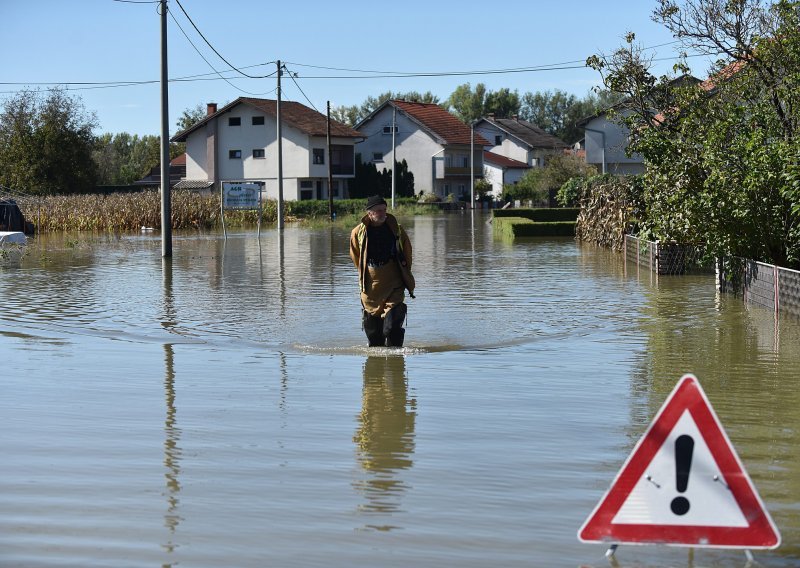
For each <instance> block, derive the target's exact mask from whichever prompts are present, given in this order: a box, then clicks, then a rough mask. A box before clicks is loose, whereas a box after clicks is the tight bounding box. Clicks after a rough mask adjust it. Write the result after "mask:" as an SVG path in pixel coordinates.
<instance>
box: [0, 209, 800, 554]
mask: <svg viewBox="0 0 800 568" xmlns="http://www.w3.org/2000/svg"><path fill="white" fill-rule="evenodd" d="M486 220H487V217H485V216H484V215H482V214H480V213H475V214H474V215H472V214H470V213H469V212H467V213H455V214H447V215H443V216H439V217H416V218H412V219H403V220H401V221H403V223H404V225H405V226H406V227H407V229H408V232H409V234H410V236H411V239H412V242H413V244H414V253H415V254H414V268H415V275H416V278H417V282H418V286H419V288H418V290H417V298H416V299H415V300H409V306H410V307H409V320H408V324H407V335H406V337H407V343H406V347H405V348H404V349H403V350H402V351H396V350H393V351H390V350H387V349H376V348H373V349H370V348H366V347H364V345H365V338H364V337H363V334H362V332H361V329H360V319H359V304H358V296H357V293H356V288H357V277H356V273H355V270H354V269H353V267H352V265H351V263H350V260H349V258H348V255H347V237H348V229H347V228H346V227H335V228H324V229H307V228H297V227H287V228H286V229H285V230H284V231H283V232H282V234H281V232H279V231H277V230H273V229H266V230H263V231H262V235H261V238H260V239H257V238H256V234H255V231H248V232H237V233H230V234H229V235H228V238H227V240H226V239H224V238H223V237H222V235H221V234H194V233H177V234H175V237H174V243H173V258H172V259H171V260H168V261H163V260H162V259H161V256H160V251H161V244H160V241H159V240H158V239H159V236H158V234H157V233H156V234H152V233H146V234H140V235H121V236H116V237H114V236H91V235H85V234H70V235H58V236H40V237H37V238H36V239H34V240H32V241H31V243H30V244H29V245H28V251H27V253H26V255H25V257H24V258H22V260H21V261H20V262H19V264H18V265H14V266H4V267H2V268H0V294H1V295H2V298H3V310H2V314H1V315H0V361H2V372H0V376H1V377H2V379H0V384H1V385H2V395H0V417H2V424H3V426H2V429H0V566H11V567H16V566H26V567H28V566H30V567H45V566H47V567H49V566H82V567H85V566H102V567H118V566H119V567H122V566H126V567H127V566H154V567H157V566H183V567H218V566H241V567H250V566H353V565H361V566H408V565H412V564H416V565H420V566H459V567H471V566H474V567H484V566H509V567H510V566H608V565H609V563H608V561H607V560H606V559H605V558H604V553H605V550H606V547H605V546H603V545H598V544H583V543H580V542H578V540H577V537H576V533H577V530H578V529H579V527H580V526H581V524H582V523H583V521H584V520H585V519H586V517H587V516H588V515H589V513H590V512H591V511H592V509H593V508H594V507H595V505H596V504H597V502H598V501H599V500H600V498H601V497H602V496H603V494H604V492H605V491H606V489H607V488H608V487H609V485H610V483H611V481H612V480H613V478H614V476H615V475H616V473H617V471H618V470H619V468H620V467H621V465H622V464H623V462H624V461H625V459H626V458H627V456H628V454H629V453H630V451H631V449H632V448H633V446H634V445H635V443H636V442H637V440H638V439H639V437H640V436H641V435H642V433H643V432H644V431H645V429H646V428H647V426H648V425H649V423H650V421H651V420H652V418H653V416H654V414H655V412H656V411H657V410H658V408H659V407H660V406H661V404H662V403H663V402H664V399H665V397H666V396H667V394H668V393H669V392H670V391H671V390H672V388H673V387H674V385H675V384H676V382H677V381H678V379H679V378H680V377H681V376H682V375H683V374H684V373H686V372H692V373H694V374H695V375H696V376H697V377H698V379H699V380H700V382H701V384H702V385H703V388H704V389H705V391H706V393H707V395H708V397H709V400H710V401H711V403H712V405H713V407H714V409H715V410H716V412H717V414H718V415H719V417H720V420H721V421H722V423H723V425H724V426H725V428H726V430H727V433H728V436H729V437H730V439H731V441H732V443H733V444H734V446H735V448H736V451H737V452H738V454H739V456H740V458H741V460H742V462H743V464H744V465H745V467H746V468H747V471H748V472H749V474H750V477H751V478H752V480H753V483H754V484H755V486H756V488H757V489H758V491H759V493H760V495H761V497H762V499H763V501H764V503H765V505H766V507H767V508H768V510H769V511H770V513H771V515H772V517H773V519H774V520H775V523H776V524H777V526H778V528H779V530H780V531H781V533H782V537H783V544H782V545H781V547H780V548H779V549H777V550H774V551H754V553H753V554H754V556H755V559H756V561H757V562H758V563H759V564H760V565H763V566H780V567H785V566H797V565H800V547H799V546H798V543H799V542H800V456H799V454H798V451H797V448H798V446H799V444H798V443H799V442H800V394H798V392H799V390H800V389H798V381H799V380H800V322H798V321H797V320H796V319H789V318H785V317H782V318H777V319H776V318H775V317H774V314H773V313H772V312H770V311H768V310H763V309H759V308H748V307H746V306H744V305H743V304H742V302H741V301H740V300H739V299H737V298H733V297H729V296H720V295H718V294H717V293H716V291H715V288H714V281H713V276H710V275H695V276H684V277H662V278H659V279H656V278H654V277H653V276H652V275H650V274H649V273H646V272H641V271H639V270H637V268H636V267H635V266H631V265H628V266H626V265H625V263H624V260H623V259H622V257H621V255H619V254H615V253H612V252H609V251H606V250H602V249H597V248H594V247H591V246H581V245H579V244H577V243H575V242H574V241H573V240H571V239H531V240H523V241H518V242H516V243H510V242H505V241H502V240H496V239H494V238H493V235H492V232H491V227H490V226H488V225H487V224H486ZM616 559H617V562H618V563H619V565H620V566H653V567H664V566H745V565H746V557H745V555H744V553H743V552H742V551H736V550H716V549H696V550H688V549H683V548H674V547H659V546H626V545H623V546H621V547H620V548H619V550H618V551H617V554H616Z"/></svg>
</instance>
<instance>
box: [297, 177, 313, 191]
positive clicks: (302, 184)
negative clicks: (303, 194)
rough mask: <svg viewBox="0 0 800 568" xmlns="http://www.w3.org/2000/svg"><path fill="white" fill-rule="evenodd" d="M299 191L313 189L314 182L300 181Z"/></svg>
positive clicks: (308, 180)
mask: <svg viewBox="0 0 800 568" xmlns="http://www.w3.org/2000/svg"><path fill="white" fill-rule="evenodd" d="M300 189H314V182H313V181H311V180H310V179H304V180H300Z"/></svg>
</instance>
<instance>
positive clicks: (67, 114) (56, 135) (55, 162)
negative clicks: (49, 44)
mask: <svg viewBox="0 0 800 568" xmlns="http://www.w3.org/2000/svg"><path fill="white" fill-rule="evenodd" d="M95 128H97V118H96V117H95V115H94V114H93V113H88V112H86V110H85V109H84V107H83V103H82V102H81V100H80V99H78V98H73V97H69V96H67V94H66V92H65V91H64V90H62V89H55V90H52V91H49V92H48V93H47V95H43V94H42V93H41V92H40V91H31V90H23V91H20V92H18V93H16V94H15V95H13V96H12V97H10V98H8V99H6V100H5V101H4V102H3V107H2V113H0V184H2V185H4V186H7V187H11V188H13V189H15V190H20V191H25V192H30V193H34V194H50V193H79V192H81V191H85V190H87V189H91V188H93V187H94V186H95V183H96V181H97V175H98V172H97V166H96V164H95V162H94V160H93V159H92V151H93V150H94V145H95V136H94V129H95Z"/></svg>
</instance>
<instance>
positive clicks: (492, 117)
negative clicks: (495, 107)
mask: <svg viewBox="0 0 800 568" xmlns="http://www.w3.org/2000/svg"><path fill="white" fill-rule="evenodd" d="M488 116H489V118H491V119H492V120H494V113H493V112H490V113H489V115H488Z"/></svg>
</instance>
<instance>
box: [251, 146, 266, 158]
mask: <svg viewBox="0 0 800 568" xmlns="http://www.w3.org/2000/svg"><path fill="white" fill-rule="evenodd" d="M253 157H254V158H263V157H264V148H253Z"/></svg>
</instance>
